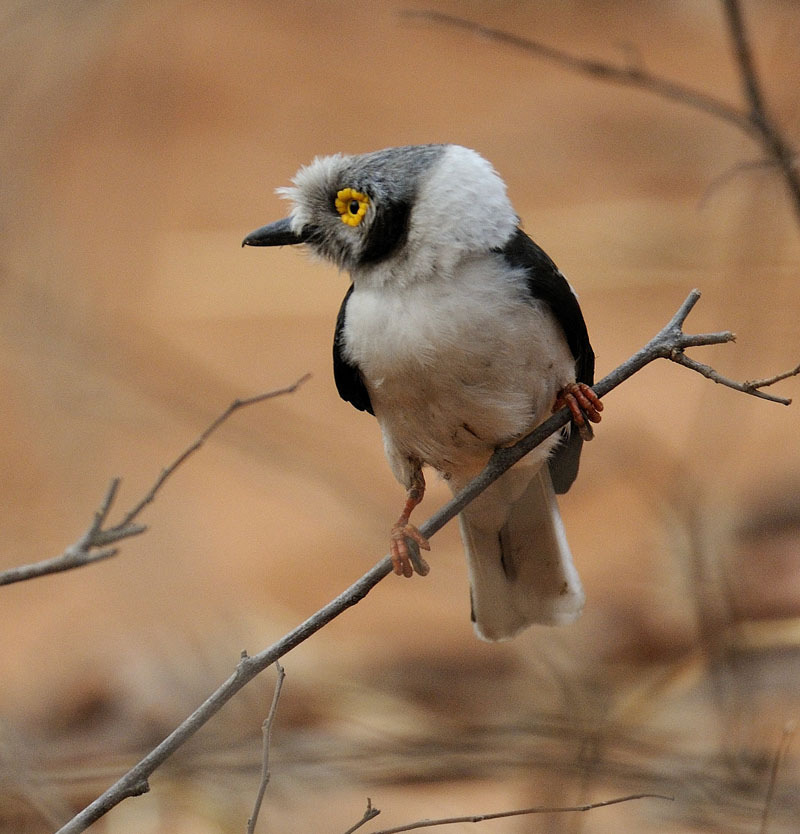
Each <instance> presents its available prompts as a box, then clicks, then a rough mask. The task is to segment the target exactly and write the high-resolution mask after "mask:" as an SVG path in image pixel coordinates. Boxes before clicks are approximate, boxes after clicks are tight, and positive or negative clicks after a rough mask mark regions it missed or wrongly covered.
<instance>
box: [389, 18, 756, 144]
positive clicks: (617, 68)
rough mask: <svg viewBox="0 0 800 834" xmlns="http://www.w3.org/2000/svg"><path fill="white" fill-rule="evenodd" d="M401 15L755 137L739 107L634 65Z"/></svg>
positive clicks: (459, 21)
mask: <svg viewBox="0 0 800 834" xmlns="http://www.w3.org/2000/svg"><path fill="white" fill-rule="evenodd" d="M404 16H405V17H417V18H423V19H425V20H430V21H433V22H434V23H443V24H445V25H447V26H454V27H458V28H459V29H466V30H467V31H469V32H472V33H474V34H476V35H480V36H481V37H484V38H488V39H490V40H493V41H497V42H498V43H504V44H508V45H509V46H513V47H515V48H517V49H521V50H522V51H523V52H527V53H529V54H530V55H536V56H537V57H540V58H544V59H546V60H548V61H550V62H551V63H554V64H557V65H558V66H560V67H562V68H563V69H565V70H569V71H570V72H574V73H577V74H579V75H589V76H591V77H592V78H596V79H597V80H598V81H607V82H610V83H612V84H621V85H623V86H626V87H636V88H639V89H643V90H646V91H647V92H649V93H653V94H655V95H657V96H659V97H660V98H663V99H667V100H668V101H675V102H678V103H679V104H684V105H687V106H689V107H693V108H694V109H695V110H701V111H703V112H704V113H708V114H709V115H711V116H714V117H715V118H717V119H722V120H723V121H726V122H729V123H730V124H732V125H734V126H735V127H737V128H738V129H739V130H741V131H743V132H744V133H747V134H749V135H750V136H754V137H755V136H757V134H758V130H757V128H756V127H755V126H754V125H753V123H752V122H751V120H750V118H749V117H748V114H747V113H746V112H745V111H743V110H741V109H740V108H738V107H735V106H734V105H732V104H728V103H727V102H725V101H723V100H722V99H719V98H717V97H716V96H712V95H709V94H708V93H704V92H702V90H697V89H695V88H694V87H689V86H688V85H686V84H680V83H678V82H677V81H670V80H669V79H668V78H662V77H661V76H660V75H655V74H654V73H652V72H648V71H647V70H645V69H643V68H642V67H641V66H639V65H637V64H630V65H617V64H611V63H608V62H606V61H598V60H595V59H592V58H582V57H581V56H579V55H573V54H572V53H571V52H566V51H565V50H563V49H558V48H557V47H555V46H550V45H549V44H546V43H543V42H542V41H537V40H533V39H532V38H525V37H523V36H522V35H514V34H512V33H511V32H505V31H503V30H502V29H495V28H494V27H493V26H484V25H483V24H481V23H476V22H475V21H472V20H467V19H466V18H464V17H459V16H458V15H454V14H448V13H447V12H437V11H433V10H427V9H423V10H408V11H406V12H404Z"/></svg>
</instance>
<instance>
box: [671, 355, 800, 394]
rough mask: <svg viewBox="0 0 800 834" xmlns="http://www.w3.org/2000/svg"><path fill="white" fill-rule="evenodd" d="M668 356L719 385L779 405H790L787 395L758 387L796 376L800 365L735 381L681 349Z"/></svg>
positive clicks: (799, 372)
mask: <svg viewBox="0 0 800 834" xmlns="http://www.w3.org/2000/svg"><path fill="white" fill-rule="evenodd" d="M670 358H671V359H672V361H673V362H677V363H678V364H679V365H683V366H684V367H686V368H691V369H692V370H693V371H697V373H698V374H702V375H703V376H704V377H706V378H707V379H710V380H712V381H713V382H718V383H719V384H720V385H725V386H727V387H728V388H733V390H734V391H741V392H742V393H743V394H751V395H752V396H754V397H760V398H761V399H762V400H769V401H770V402H773V403H780V404H781V405H791V404H792V401H791V400H790V399H788V398H787V397H779V396H777V395H776V394H768V393H766V392H764V391H761V390H760V389H761V388H766V387H767V386H768V385H772V384H773V383H775V382H778V381H779V380H781V379H787V378H788V377H790V376H797V375H798V374H800V365H798V366H797V367H796V368H793V369H792V370H791V371H784V372H783V373H780V374H775V376H773V377H770V378H769V379H758V380H756V381H755V382H735V381H734V380H732V379H728V378H727V377H725V376H722V374H720V373H718V372H717V371H715V370H714V369H713V368H712V367H711V366H710V365H705V364H703V363H702V362H698V361H697V360H696V359H690V358H689V357H688V356H686V354H684V352H683V351H682V350H679V351H676V352H675V355H674V356H671V357H670Z"/></svg>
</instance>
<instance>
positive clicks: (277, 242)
mask: <svg viewBox="0 0 800 834" xmlns="http://www.w3.org/2000/svg"><path fill="white" fill-rule="evenodd" d="M306 240H308V234H307V232H306V230H305V229H303V230H302V231H301V232H300V234H299V235H298V234H296V233H295V232H293V231H292V228H291V221H290V220H289V218H288V217H285V218H284V219H283V220H276V221H275V222H274V223H269V224H268V225H266V226H262V227H261V228H260V229H256V230H255V231H254V232H250V234H249V235H248V236H247V237H246V238H245V239H244V240H243V241H242V246H292V245H294V244H295V243H304V242H305V241H306Z"/></svg>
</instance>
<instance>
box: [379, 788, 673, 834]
mask: <svg viewBox="0 0 800 834" xmlns="http://www.w3.org/2000/svg"><path fill="white" fill-rule="evenodd" d="M636 799H666V800H669V801H670V802H672V801H673V800H674V799H675V797H673V796H664V795H663V794H660V793H634V794H630V795H629V796H618V797H616V798H614V799H604V800H601V801H600V802H589V803H587V804H585V805H537V806H536V807H534V808H521V809H519V810H515V811H498V812H496V813H493V814H473V815H470V816H464V817H442V818H441V819H437V820H417V822H409V823H405V824H404V825H397V826H395V827H394V828H382V829H381V830H380V831H371V832H370V834H400V832H401V831H415V830H416V829H419V828H433V827H434V826H436V825H455V824H456V823H463V822H486V820H499V819H503V818H504V817H522V816H530V815H531V814H572V813H576V812H578V811H593V810H594V809H595V808H605V807H606V806H608V805H619V804H620V803H621V802H633V801H634V800H636Z"/></svg>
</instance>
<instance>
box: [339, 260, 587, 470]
mask: <svg viewBox="0 0 800 834" xmlns="http://www.w3.org/2000/svg"><path fill="white" fill-rule="evenodd" d="M365 283H366V282H365ZM521 298H524V299H526V303H523V304H521V303H520V300H521ZM344 345H345V354H346V357H347V359H348V360H349V361H351V362H354V363H355V364H356V365H357V366H358V367H359V369H360V370H361V373H362V374H363V376H364V380H365V382H366V385H367V388H368V390H369V394H370V398H371V401H372V405H373V408H374V410H375V415H376V417H377V418H378V420H379V422H380V425H381V428H382V430H383V434H384V442H385V444H386V447H387V453H388V454H389V458H390V461H391V463H392V466H393V468H394V469H395V474H396V475H398V477H399V472H398V469H400V470H405V469H406V466H405V465H404V463H403V460H402V459H403V458H405V459H406V460H407V459H415V460H418V461H421V462H423V463H427V464H429V465H431V466H433V467H434V468H435V469H437V470H439V471H440V472H441V473H442V474H444V475H445V476H456V477H458V479H459V480H460V478H461V477H467V476H469V475H471V474H473V473H474V472H475V471H477V470H479V469H480V468H481V467H482V466H483V465H484V464H485V462H486V460H487V459H488V457H489V455H490V454H491V452H492V450H493V449H495V448H496V447H497V446H499V445H502V444H505V443H509V442H510V441H512V440H513V439H515V438H517V437H519V436H521V435H522V434H524V433H525V432H527V431H529V430H530V429H532V428H533V427H534V426H535V425H537V424H538V423H540V422H541V421H542V420H543V419H545V418H546V417H547V416H548V415H549V413H550V410H551V408H552V405H553V402H554V400H555V397H556V395H557V393H558V391H559V390H560V389H561V388H562V387H563V386H564V385H565V384H566V383H567V382H570V381H572V380H573V379H574V359H573V357H572V354H571V352H570V350H569V348H568V346H567V343H566V340H565V338H564V336H563V333H562V332H561V329H560V327H559V325H558V324H557V323H556V321H555V320H554V318H553V316H552V314H551V313H550V311H549V309H548V308H547V307H546V305H544V304H542V303H540V302H536V301H533V300H532V299H530V295H529V293H528V290H527V287H526V286H525V276H524V274H522V273H521V272H520V273H517V272H513V271H509V269H508V266H507V265H506V264H505V263H504V262H503V260H502V257H501V256H500V255H486V256H483V257H481V258H475V259H471V260H469V261H466V262H464V263H462V264H461V265H460V266H459V267H458V268H457V269H456V270H454V274H452V275H450V276H441V275H437V276H434V277H430V276H428V277H426V278H425V280H422V281H418V282H408V281H403V282H402V285H400V286H394V285H393V284H392V282H391V281H387V282H385V283H382V284H381V286H379V287H374V286H370V285H369V284H366V285H364V284H363V283H362V282H359V280H356V283H355V289H354V291H353V294H352V295H351V297H350V300H349V302H348V305H347V312H346V318H345V326H344ZM554 357H555V359H554ZM388 404H391V405H388ZM401 480H403V478H401Z"/></svg>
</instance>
